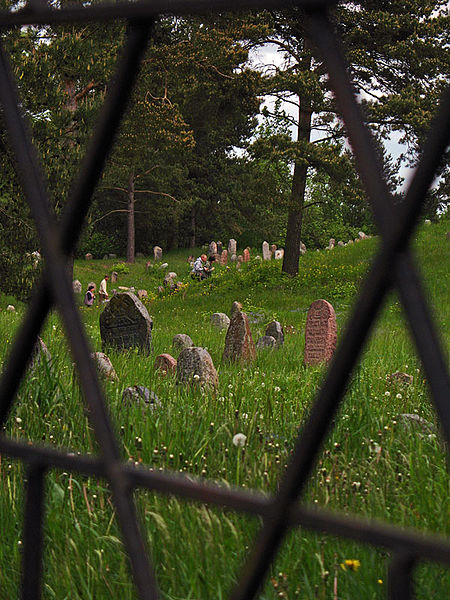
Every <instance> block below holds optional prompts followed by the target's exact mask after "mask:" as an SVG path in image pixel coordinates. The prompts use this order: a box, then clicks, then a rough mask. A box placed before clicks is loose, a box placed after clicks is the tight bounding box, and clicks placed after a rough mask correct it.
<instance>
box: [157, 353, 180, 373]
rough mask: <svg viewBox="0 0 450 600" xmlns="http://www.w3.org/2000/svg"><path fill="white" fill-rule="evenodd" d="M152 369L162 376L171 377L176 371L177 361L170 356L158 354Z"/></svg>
mask: <svg viewBox="0 0 450 600" xmlns="http://www.w3.org/2000/svg"><path fill="white" fill-rule="evenodd" d="M154 368H155V370H158V371H161V373H163V374H164V375H173V374H174V373H175V372H176V370H177V361H176V359H175V358H174V357H173V356H171V355H170V354H160V355H159V356H157V357H156V358H155V364H154Z"/></svg>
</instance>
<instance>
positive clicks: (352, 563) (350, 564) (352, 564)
mask: <svg viewBox="0 0 450 600" xmlns="http://www.w3.org/2000/svg"><path fill="white" fill-rule="evenodd" d="M360 566H361V563H360V562H359V560H357V559H355V558H347V559H346V560H344V562H343V563H341V569H343V570H344V571H347V569H348V570H349V571H353V572H354V573H356V571H357V570H358V569H359V567H360Z"/></svg>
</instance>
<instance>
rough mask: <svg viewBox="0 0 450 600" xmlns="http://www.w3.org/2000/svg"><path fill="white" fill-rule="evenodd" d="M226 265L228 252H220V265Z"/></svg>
mask: <svg viewBox="0 0 450 600" xmlns="http://www.w3.org/2000/svg"><path fill="white" fill-rule="evenodd" d="M227 263H228V250H226V249H225V250H222V254H221V255H220V264H221V265H226V264H227Z"/></svg>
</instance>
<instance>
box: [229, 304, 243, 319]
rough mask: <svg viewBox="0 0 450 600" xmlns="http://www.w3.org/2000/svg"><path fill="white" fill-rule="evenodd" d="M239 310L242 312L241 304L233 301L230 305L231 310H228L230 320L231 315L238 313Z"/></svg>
mask: <svg viewBox="0 0 450 600" xmlns="http://www.w3.org/2000/svg"><path fill="white" fill-rule="evenodd" d="M241 310H242V304H241V303H240V302H238V301H237V300H235V301H234V302H233V304H232V305H231V310H230V315H231V318H233V315H234V313H235V312H239V311H241Z"/></svg>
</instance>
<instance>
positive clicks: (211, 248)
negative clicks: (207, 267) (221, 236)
mask: <svg viewBox="0 0 450 600" xmlns="http://www.w3.org/2000/svg"><path fill="white" fill-rule="evenodd" d="M214 254H217V244H216V242H210V244H209V246H208V256H213V255H214Z"/></svg>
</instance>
